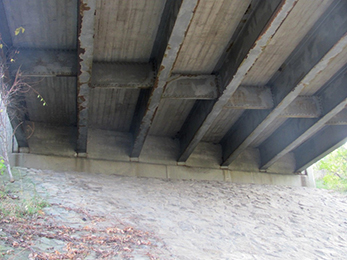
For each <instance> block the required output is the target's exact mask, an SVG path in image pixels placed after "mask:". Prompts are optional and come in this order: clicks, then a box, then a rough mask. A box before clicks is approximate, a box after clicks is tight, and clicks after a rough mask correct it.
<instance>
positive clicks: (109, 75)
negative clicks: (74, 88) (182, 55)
mask: <svg viewBox="0 0 347 260" xmlns="http://www.w3.org/2000/svg"><path fill="white" fill-rule="evenodd" d="M154 79H155V75H154V71H153V64H151V63H116V62H95V63H93V71H92V87H93V88H151V87H153V84H154Z"/></svg>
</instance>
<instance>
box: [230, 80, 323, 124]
mask: <svg viewBox="0 0 347 260" xmlns="http://www.w3.org/2000/svg"><path fill="white" fill-rule="evenodd" d="M224 108H230V109H271V108H273V100H272V93H271V88H270V87H252V86H240V87H239V88H238V89H237V90H236V91H235V93H234V95H233V96H232V97H231V98H230V99H229V101H228V103H227V104H226V106H225V107H224ZM320 114H321V111H320V106H319V100H318V98H317V97H313V96H311V97H309V96H299V97H297V98H296V99H295V100H294V101H293V102H292V103H291V104H290V105H289V106H288V107H287V108H286V109H285V110H284V111H283V112H282V113H281V114H280V117H286V118H317V117H319V116H320Z"/></svg>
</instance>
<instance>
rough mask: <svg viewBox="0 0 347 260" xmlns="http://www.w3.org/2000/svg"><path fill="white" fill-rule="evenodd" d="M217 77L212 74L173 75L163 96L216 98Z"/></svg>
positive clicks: (173, 97) (172, 97)
mask: <svg viewBox="0 0 347 260" xmlns="http://www.w3.org/2000/svg"><path fill="white" fill-rule="evenodd" d="M217 97H218V89H217V84H216V77H215V76H212V75H196V76H194V75H189V76H186V75H173V76H172V77H171V78H170V79H168V83H167V85H166V87H165V91H164V93H163V96H162V98H170V99H207V100H208V99H216V98H217Z"/></svg>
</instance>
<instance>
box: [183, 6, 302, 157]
mask: <svg viewBox="0 0 347 260" xmlns="http://www.w3.org/2000/svg"><path fill="white" fill-rule="evenodd" d="M295 3H296V1H260V2H259V4H258V5H257V7H256V8H255V10H254V13H253V15H252V16H251V17H250V18H249V20H248V21H247V23H246V24H245V26H244V28H243V30H242V31H241V32H240V33H239V37H238V39H236V41H235V43H234V44H233V46H232V48H231V49H230V51H229V53H228V54H227V56H226V58H225V62H224V64H223V65H222V67H221V70H220V71H219V74H220V76H221V82H222V83H221V84H222V85H221V89H222V93H221V95H220V96H219V98H218V100H217V101H209V102H198V103H197V104H196V106H195V108H193V110H192V112H191V114H190V116H189V117H188V118H187V120H186V122H185V123H184V125H183V127H182V129H181V131H180V133H181V138H180V141H181V154H180V156H179V158H178V161H179V162H185V161H186V160H187V159H188V158H189V156H190V155H191V153H192V152H193V151H194V149H195V148H196V146H197V145H198V143H199V142H200V141H201V139H202V138H203V137H204V135H205V134H206V132H207V131H208V129H209V128H210V126H211V125H212V123H213V122H214V120H215V119H216V117H218V115H219V114H220V113H221V112H222V109H223V108H224V107H225V106H226V105H227V103H228V101H229V99H230V98H231V97H232V95H233V94H234V92H235V91H236V90H237V89H238V87H239V86H240V84H241V83H242V80H243V79H244V78H245V76H246V75H247V72H248V71H249V70H250V69H251V67H252V66H253V64H254V63H255V62H256V60H257V59H258V57H259V56H260V55H261V53H262V51H263V50H264V47H265V46H266V44H267V42H268V40H269V39H271V37H272V36H273V35H274V34H275V33H276V31H277V29H278V28H279V27H280V25H281V23H282V22H283V21H284V20H285V19H286V17H287V15H288V14H289V12H290V11H291V10H292V8H293V7H294V5H295Z"/></svg>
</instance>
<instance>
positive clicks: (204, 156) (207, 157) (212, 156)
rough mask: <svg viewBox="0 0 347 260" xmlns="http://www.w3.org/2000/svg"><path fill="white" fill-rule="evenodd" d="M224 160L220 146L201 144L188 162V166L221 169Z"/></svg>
mask: <svg viewBox="0 0 347 260" xmlns="http://www.w3.org/2000/svg"><path fill="white" fill-rule="evenodd" d="M221 158H222V147H221V146H220V145H219V144H212V143H207V142H200V143H199V144H198V145H197V147H196V148H195V150H194V152H193V153H192V155H191V156H190V157H189V159H188V160H187V161H186V164H185V165H187V166H191V167H206V168H219V167H220V164H221V162H222V161H221Z"/></svg>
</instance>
